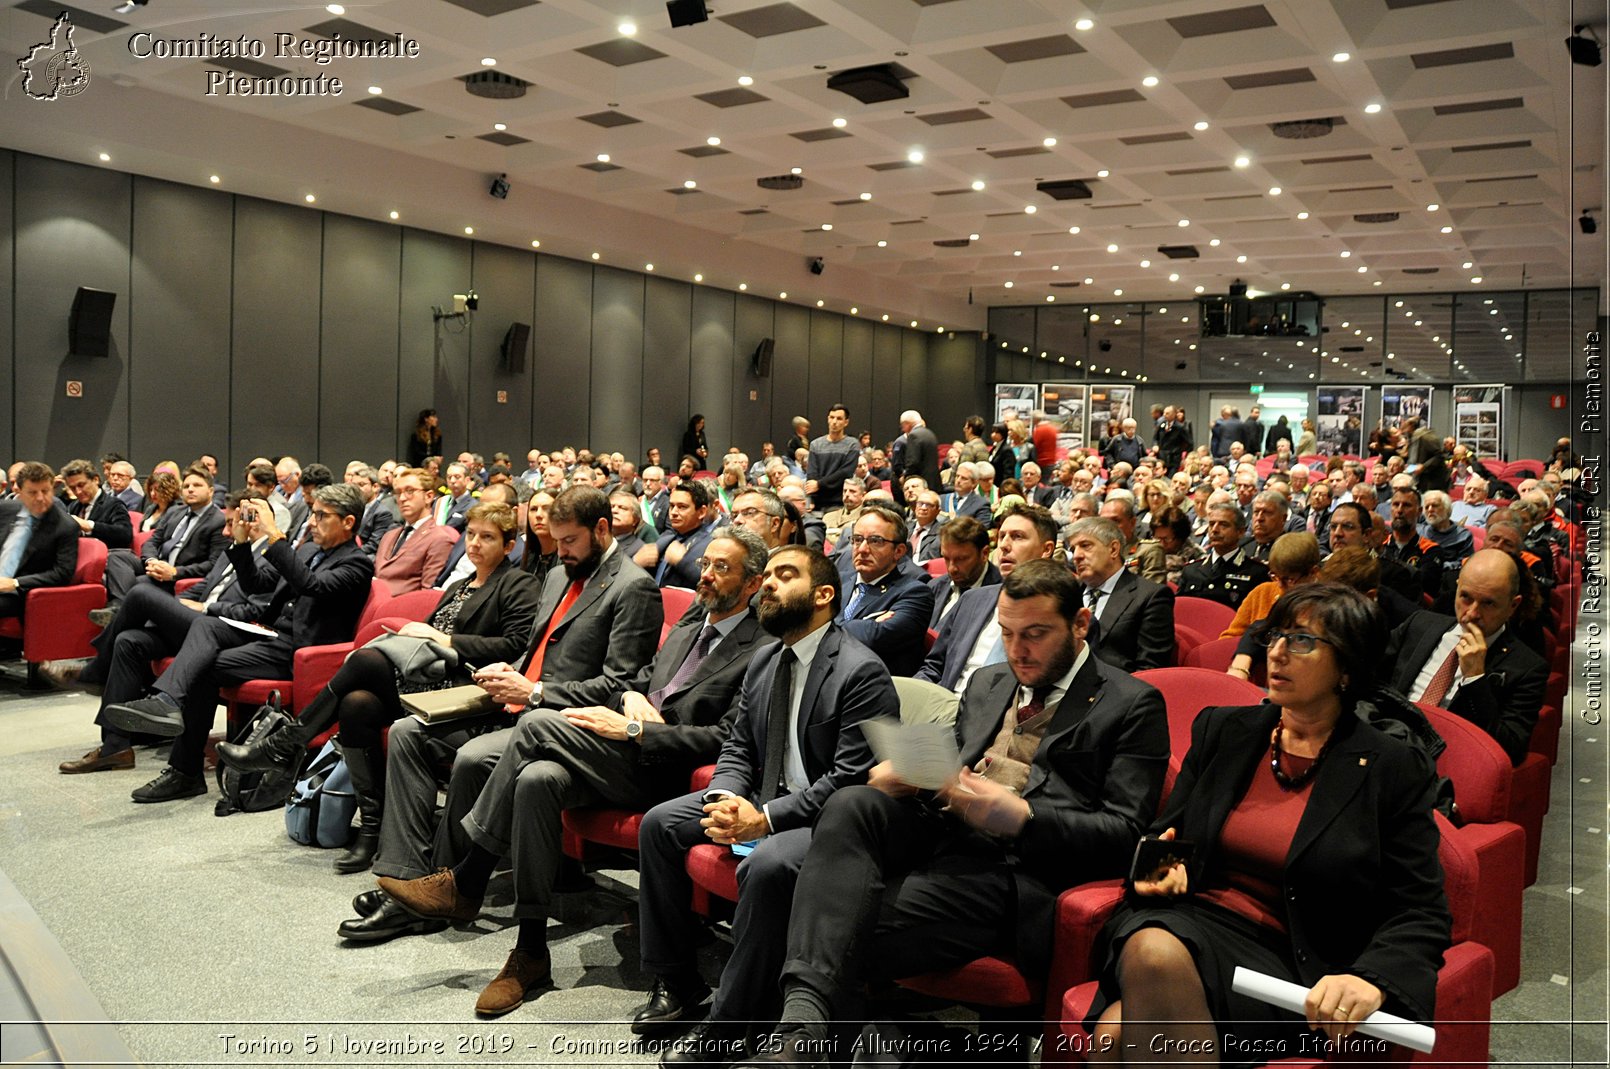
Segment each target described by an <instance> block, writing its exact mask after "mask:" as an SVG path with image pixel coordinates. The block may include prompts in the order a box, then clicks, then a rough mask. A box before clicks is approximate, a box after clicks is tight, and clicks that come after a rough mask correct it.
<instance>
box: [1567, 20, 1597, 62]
mask: <svg viewBox="0 0 1610 1069" xmlns="http://www.w3.org/2000/svg"><path fill="white" fill-rule="evenodd" d="M1585 29H1587V27H1586V26H1577V27H1574V28H1573V29H1572V31H1571V36H1569V37H1567V38H1566V39H1565V47H1566V48H1568V49H1569V50H1570V52H1571V62H1572V63H1575V64H1577V65H1578V66H1580V67H1597V66H1598V65H1599V64H1600V63H1602V62H1604V50H1603V49H1601V48H1600V47H1599V42H1598V41H1595V40H1593V38H1591V37H1583V36H1582V31H1583V30H1585Z"/></svg>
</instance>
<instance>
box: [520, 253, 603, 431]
mask: <svg viewBox="0 0 1610 1069" xmlns="http://www.w3.org/2000/svg"><path fill="white" fill-rule="evenodd" d="M592 307H593V267H592V264H584V263H578V262H576V261H575V260H565V259H561V258H560V257H557V256H539V257H538V258H537V322H536V327H535V330H533V331H532V335H533V338H532V352H533V354H534V356H533V361H534V362H533V365H532V371H531V397H532V408H531V441H532V444H534V445H537V446H539V447H540V448H542V449H543V450H552V449H555V448H559V447H562V446H565V445H574V446H577V447H580V446H582V445H585V444H587V441H588V427H587V416H588V408H589V398H590V392H591V391H590V384H589V377H588V373H587V364H588V362H589V361H590V360H591V359H592Z"/></svg>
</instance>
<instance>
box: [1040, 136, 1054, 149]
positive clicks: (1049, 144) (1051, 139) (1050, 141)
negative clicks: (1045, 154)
mask: <svg viewBox="0 0 1610 1069" xmlns="http://www.w3.org/2000/svg"><path fill="white" fill-rule="evenodd" d="M1040 144H1042V145H1044V146H1045V147H1046V148H1056V147H1057V139H1056V138H1054V137H1048V138H1046V139H1045V140H1043V141H1041V142H1040Z"/></svg>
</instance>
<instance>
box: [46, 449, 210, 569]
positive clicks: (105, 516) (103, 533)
mask: <svg viewBox="0 0 1610 1069" xmlns="http://www.w3.org/2000/svg"><path fill="white" fill-rule="evenodd" d="M61 474H62V481H63V482H64V483H66V484H67V492H68V494H70V495H71V496H72V499H73V501H72V504H71V505H69V506H68V509H67V512H68V514H69V515H70V516H72V518H73V522H74V523H76V524H77V525H78V530H79V533H80V534H82V535H84V536H86V537H89V538H96V539H99V540H100V541H102V542H104V543H106V548H107V549H127V548H128V547H129V546H130V545H132V544H133V542H134V527H133V525H132V524H130V522H129V510H128V509H127V508H125V507H124V506H123V503H122V502H121V501H119V500H118V499H117V497H116V495H114V494H110V493H107V492H106V491H104V490H102V489H101V476H100V473H99V472H97V471H96V470H95V465H93V464H91V463H90V462H89V461H87V460H71V461H68V462H67V466H66V467H65V468H63V469H62V472H61ZM207 496H208V498H209V499H210V498H211V497H212V492H211V486H210V485H209V486H208V494H207Z"/></svg>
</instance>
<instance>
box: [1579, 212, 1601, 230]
mask: <svg viewBox="0 0 1610 1069" xmlns="http://www.w3.org/2000/svg"><path fill="white" fill-rule="evenodd" d="M1576 225H1577V226H1579V227H1581V228H1582V233H1584V234H1597V233H1598V232H1599V223H1598V220H1596V219H1594V218H1593V216H1591V215H1589V214H1588V213H1587V212H1583V213H1582V216H1581V218H1579V219H1578V220H1577V221H1576Z"/></svg>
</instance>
